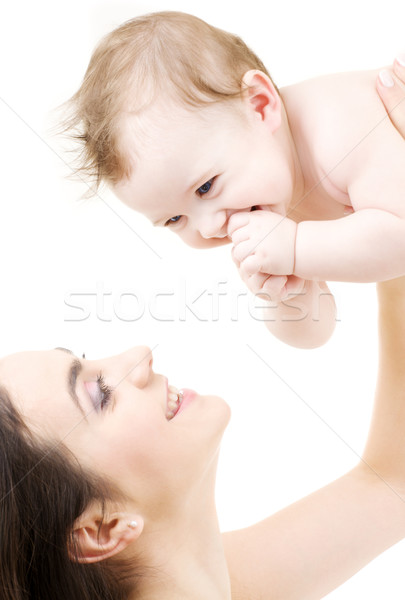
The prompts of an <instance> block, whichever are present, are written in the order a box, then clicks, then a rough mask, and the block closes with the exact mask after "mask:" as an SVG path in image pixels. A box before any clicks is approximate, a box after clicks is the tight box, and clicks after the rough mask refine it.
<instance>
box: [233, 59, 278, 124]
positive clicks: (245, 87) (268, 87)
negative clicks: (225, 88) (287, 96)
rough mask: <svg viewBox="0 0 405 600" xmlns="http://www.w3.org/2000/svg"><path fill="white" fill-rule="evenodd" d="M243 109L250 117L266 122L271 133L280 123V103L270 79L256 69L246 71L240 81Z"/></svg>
mask: <svg viewBox="0 0 405 600" xmlns="http://www.w3.org/2000/svg"><path fill="white" fill-rule="evenodd" d="M242 92H243V99H244V103H245V107H246V108H247V110H248V112H249V114H250V116H253V117H254V118H255V119H260V120H261V121H266V123H267V124H268V125H269V126H270V130H271V132H273V131H276V129H278V128H279V127H280V125H281V123H282V114H281V113H282V102H281V98H280V95H279V93H278V92H277V90H276V88H275V87H274V84H273V83H272V81H271V79H270V77H268V75H266V73H263V71H258V70H256V69H254V70H251V71H247V72H246V73H245V74H244V76H243V79H242Z"/></svg>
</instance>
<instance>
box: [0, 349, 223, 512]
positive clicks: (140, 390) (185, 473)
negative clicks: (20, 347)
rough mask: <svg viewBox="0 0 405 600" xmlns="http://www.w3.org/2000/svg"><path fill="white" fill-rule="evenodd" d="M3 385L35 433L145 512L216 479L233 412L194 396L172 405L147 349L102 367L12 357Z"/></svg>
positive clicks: (3, 366) (30, 355)
mask: <svg viewBox="0 0 405 600" xmlns="http://www.w3.org/2000/svg"><path fill="white" fill-rule="evenodd" d="M0 382H1V384H2V385H4V386H5V388H6V389H7V390H8V391H9V393H10V394H11V397H12V398H13V400H14V402H15V403H16V406H17V408H18V409H19V410H20V411H21V413H22V415H23V417H24V418H25V419H26V422H27V424H28V425H29V426H30V428H31V429H33V430H34V431H35V432H36V433H38V434H39V435H41V436H42V437H45V438H46V439H50V440H56V441H59V440H60V441H62V442H63V443H64V444H65V445H66V446H67V447H68V448H69V449H70V450H71V451H72V452H73V453H74V454H75V456H76V457H77V458H78V459H79V461H80V463H81V464H82V465H83V466H85V467H90V468H91V470H93V471H95V472H96V473H97V474H100V475H102V476H107V477H108V478H110V479H111V480H112V481H113V482H114V483H115V484H116V485H118V487H119V489H121V490H122V491H123V492H124V493H125V494H126V495H127V496H128V497H129V498H130V499H133V500H134V501H136V504H137V505H138V504H139V505H140V506H139V508H142V507H143V506H147V507H148V510H150V511H153V510H154V509H156V510H161V503H162V498H164V502H165V505H166V507H169V506H170V502H171V499H172V500H173V502H177V503H178V502H179V498H186V497H187V495H188V494H189V493H190V492H191V491H192V490H193V489H195V487H196V485H198V484H199V482H201V480H202V477H204V476H205V475H208V474H209V473H213V472H215V465H216V457H217V453H218V448H219V442H220V439H221V437H222V433H223V431H224V429H225V427H226V424H227V422H228V420H229V408H228V407H227V405H226V404H225V403H224V401H223V400H221V399H220V398H218V397H215V396H199V395H197V394H195V393H194V392H190V391H187V390H186V391H185V392H184V396H183V400H182V402H181V403H180V406H179V407H178V406H177V405H176V402H175V401H174V404H173V403H171V404H170V405H169V402H170V398H169V393H170V392H169V391H168V382H167V379H166V378H165V377H164V376H162V375H158V374H156V373H154V372H153V370H152V354H151V351H150V350H149V348H147V347H145V346H139V347H136V348H133V349H132V350H129V351H128V352H125V353H123V354H120V355H117V356H114V357H111V358H106V359H103V360H97V361H92V360H79V359H78V358H77V357H75V356H74V355H72V354H71V353H70V352H69V351H66V350H63V349H56V350H51V351H44V352H24V353H19V354H13V355H11V356H8V357H6V358H4V359H2V360H1V361H0ZM169 385H170V383H169ZM108 388H109V389H108ZM172 393H173V392H172ZM175 397H176V395H175V394H174V396H173V395H172V401H173V400H174V398H175ZM177 408H178V411H177ZM176 411H177V412H176ZM173 413H175V414H174V416H173Z"/></svg>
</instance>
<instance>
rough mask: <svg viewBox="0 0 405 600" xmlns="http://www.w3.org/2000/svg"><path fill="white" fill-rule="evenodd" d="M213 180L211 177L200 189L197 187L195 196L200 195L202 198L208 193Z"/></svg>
mask: <svg viewBox="0 0 405 600" xmlns="http://www.w3.org/2000/svg"><path fill="white" fill-rule="evenodd" d="M214 179H215V177H212V179H209V180H208V181H206V182H205V183H204V184H203V185H202V186H201V187H199V188H198V190H197V194H200V196H204V194H207V193H208V192H209V191H210V189H211V187H212V184H213V183H214Z"/></svg>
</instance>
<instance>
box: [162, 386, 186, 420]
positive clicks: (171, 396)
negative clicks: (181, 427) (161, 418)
mask: <svg viewBox="0 0 405 600" xmlns="http://www.w3.org/2000/svg"><path fill="white" fill-rule="evenodd" d="M182 402H183V392H182V391H181V390H178V389H177V388H176V387H174V385H169V387H168V395H167V412H166V419H167V420H168V421H170V420H171V419H173V417H174V416H175V415H176V414H177V413H178V411H179V408H180V405H181V403H182Z"/></svg>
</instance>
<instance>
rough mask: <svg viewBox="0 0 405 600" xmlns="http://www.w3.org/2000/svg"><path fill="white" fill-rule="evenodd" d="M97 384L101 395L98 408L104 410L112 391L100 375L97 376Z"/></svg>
mask: <svg viewBox="0 0 405 600" xmlns="http://www.w3.org/2000/svg"><path fill="white" fill-rule="evenodd" d="M97 384H98V387H99V390H100V392H101V395H102V399H101V402H100V404H99V408H100V409H101V410H104V409H105V408H106V407H108V405H109V404H110V401H111V397H112V392H113V389H112V388H111V387H110V386H108V385H107V384H106V382H105V379H104V377H103V374H102V373H99V374H98V375H97Z"/></svg>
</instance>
